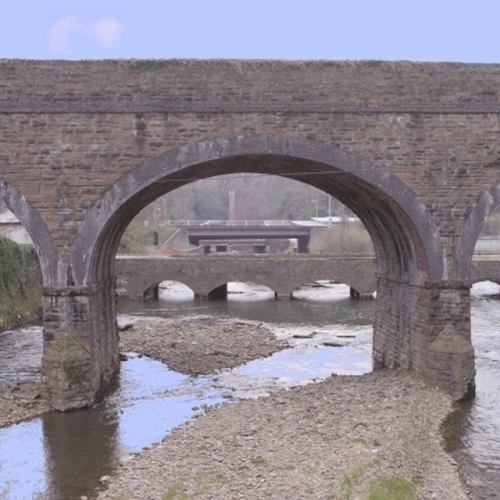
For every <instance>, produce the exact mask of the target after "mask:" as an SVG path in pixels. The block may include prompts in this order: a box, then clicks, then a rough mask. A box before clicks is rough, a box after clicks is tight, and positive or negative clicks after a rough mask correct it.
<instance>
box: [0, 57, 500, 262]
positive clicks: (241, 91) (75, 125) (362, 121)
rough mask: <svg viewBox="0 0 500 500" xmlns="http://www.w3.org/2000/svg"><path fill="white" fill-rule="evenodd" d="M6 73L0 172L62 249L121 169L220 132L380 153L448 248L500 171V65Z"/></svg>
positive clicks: (5, 65)
mask: <svg viewBox="0 0 500 500" xmlns="http://www.w3.org/2000/svg"><path fill="white" fill-rule="evenodd" d="M0 75H1V78H0V95H2V101H1V102H0V113H1V115H0V116H1V119H0V130H1V131H2V136H3V137H4V140H3V144H2V154H1V158H0V161H1V164H0V175H1V176H2V178H3V179H5V180H7V181H9V182H10V183H12V184H13V185H15V186H16V187H17V188H18V189H19V190H20V191H21V192H22V193H24V194H25V195H26V196H27V197H28V199H29V200H30V202H31V203H33V205H34V206H35V208H36V209H37V210H38V211H39V212H40V213H41V214H42V216H43V218H44V220H45V221H46V222H47V224H48V226H49V229H50V232H51V234H52V235H53V236H54V237H55V238H56V241H57V246H58V248H59V249H60V250H61V249H62V248H63V247H64V245H66V244H68V243H69V242H70V241H71V238H72V237H73V236H74V234H75V233H76V231H77V230H78V224H79V221H81V220H82V217H83V215H84V213H85V210H86V209H87V208H88V207H89V206H91V205H92V204H93V203H95V201H96V200H97V199H98V197H99V196H100V195H101V194H102V193H103V192H104V191H105V190H106V189H107V188H108V187H109V186H110V184H111V183H112V182H113V181H115V180H117V179H118V178H119V177H120V176H121V175H123V174H125V173H126V172H128V171H130V170H131V169H132V168H133V167H136V166H138V165H140V164H141V163H142V162H144V161H145V160H146V159H148V158H152V157H155V156H157V155H158V154H159V153H161V152H163V151H166V150H169V149H172V148H177V147H180V146H182V145H184V144H187V143H190V142H192V141H199V140H203V139H208V138H214V137H224V136H228V135H234V134H261V133H271V134H279V135H295V136H299V137H303V138H309V139H314V140H319V141H324V142H326V143H329V144H335V145H336V146H338V147H341V148H346V149H348V150H350V151H355V152H356V153H358V154H360V155H362V156H365V157H367V158H370V160H372V161H373V162H374V163H376V164H378V165H380V166H381V167H383V168H386V169H388V170H389V171H391V172H393V173H395V174H396V175H397V176H398V178H400V179H401V180H403V181H404V182H405V183H407V184H408V185H409V186H410V187H411V189H412V190H414V192H415V193H416V194H417V196H418V197H419V198H420V199H421V200H423V201H424V203H425V205H426V207H427V208H428V209H429V210H430V211H432V213H433V216H434V217H435V220H436V222H437V224H438V226H439V228H440V231H441V237H442V238H443V239H444V240H445V245H446V251H447V253H448V254H449V255H450V257H451V255H452V253H453V251H454V248H453V245H454V244H455V243H456V239H457V233H458V232H459V231H460V229H461V227H462V226H463V222H464V218H465V217H467V215H468V214H469V212H470V209H471V206H472V205H473V204H474V203H475V202H476V201H477V200H478V198H479V196H480V195H481V194H482V193H484V192H485V191H487V190H488V189H489V188H490V187H491V186H492V185H493V184H494V183H495V182H496V181H497V178H498V166H499V158H500V141H499V137H500V126H499V120H498V111H499V104H498V98H497V95H496V92H497V89H498V88H499V83H500V71H499V69H498V66H497V65H465V64H451V63H450V64H447V63H446V64H444V63H389V62H377V61H374V62H359V63H351V62H303V63H300V62H297V63H294V62H272V61H268V62H263V61H261V62H258V61H247V62H243V61H232V62H231V61H82V62H48V61H11V60H4V61H0ZM26 82H30V84H29V85H26ZM465 116H467V118H466V119H464V117H465ZM40 181H42V182H40Z"/></svg>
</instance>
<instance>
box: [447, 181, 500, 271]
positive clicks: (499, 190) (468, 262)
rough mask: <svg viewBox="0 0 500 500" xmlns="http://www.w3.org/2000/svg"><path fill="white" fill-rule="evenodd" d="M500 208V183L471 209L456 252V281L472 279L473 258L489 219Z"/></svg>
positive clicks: (494, 185)
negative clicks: (477, 243)
mask: <svg viewBox="0 0 500 500" xmlns="http://www.w3.org/2000/svg"><path fill="white" fill-rule="evenodd" d="M499 206H500V181H498V182H496V183H495V184H493V186H491V188H490V189H488V191H486V192H485V193H483V194H482V196H481V197H480V198H479V199H478V201H477V203H476V204H475V205H474V206H473V207H472V208H471V211H470V213H469V216H468V217H467V220H466V222H465V224H464V228H463V230H462V233H461V234H460V237H459V239H458V244H457V250H456V262H457V269H456V276H455V278H456V279H462V280H468V279H471V270H472V256H473V254H474V248H475V246H476V242H477V240H478V238H479V235H480V233H481V230H482V229H483V226H484V223H485V221H486V219H487V217H488V216H489V215H490V214H491V213H492V212H493V211H494V210H495V209H496V208H497V207H499Z"/></svg>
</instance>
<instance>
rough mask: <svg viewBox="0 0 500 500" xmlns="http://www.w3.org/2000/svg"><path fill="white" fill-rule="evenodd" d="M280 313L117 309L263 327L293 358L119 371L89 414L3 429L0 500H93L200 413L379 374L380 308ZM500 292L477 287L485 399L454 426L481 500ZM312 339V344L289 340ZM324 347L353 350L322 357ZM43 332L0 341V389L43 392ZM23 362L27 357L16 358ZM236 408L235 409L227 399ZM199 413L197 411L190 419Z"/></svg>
mask: <svg viewBox="0 0 500 500" xmlns="http://www.w3.org/2000/svg"><path fill="white" fill-rule="evenodd" d="M325 285H327V286H325V287H321V288H312V289H307V290H304V291H301V292H298V293H296V294H295V296H296V298H297V299H298V300H292V301H275V300H274V296H273V294H272V292H269V291H268V290H266V289H263V288H251V287H248V286H247V285H243V284H239V283H238V284H231V287H230V289H229V291H230V294H229V299H228V300H227V301H214V302H197V301H194V299H193V297H192V293H191V292H190V291H189V289H187V290H186V289H183V287H182V286H179V285H177V284H167V285H166V286H167V288H166V289H164V290H163V293H162V296H161V300H160V301H158V302H150V303H146V304H142V303H138V302H132V303H130V302H126V301H123V302H122V303H121V308H122V314H121V315H120V317H119V320H120V322H121V323H127V322H130V321H137V320H138V319H140V318H144V317H146V316H150V315H159V316H167V317H186V316H187V317H197V316H206V315H210V316H223V317H234V318H241V319H250V320H257V321H263V322H265V323H266V324H267V325H268V326H269V327H270V328H272V329H273V330H274V331H275V333H276V335H277V336H278V337H279V338H284V339H288V340H289V341H290V343H291V345H292V347H293V348H291V349H288V350H285V351H282V352H279V353H277V354H275V355H274V356H271V357H269V358H266V359H263V360H255V361H252V362H251V363H249V364H248V365H245V366H243V367H239V368H236V369H234V370H231V371H227V372H223V373H221V374H218V375H215V376H213V377H206V378H198V379H192V378H190V377H187V376H184V375H180V374H178V373H175V372H171V371H169V370H168V369H167V368H166V367H165V366H164V365H162V364H161V363H159V362H156V361H152V360H148V359H147V358H138V359H131V360H128V361H125V362H123V363H122V365H121V373H120V377H119V379H118V381H117V387H116V390H115V391H114V392H111V393H110V395H109V396H108V397H107V398H106V399H105V400H104V401H103V403H102V404H100V405H98V406H97V407H95V408H92V409H90V410H82V411H78V412H73V413H69V414H61V413H55V412H53V413H48V414H47V415H45V416H44V417H43V418H41V419H35V420H34V421H32V422H25V423H22V424H19V425H15V426H12V427H10V428H7V429H0V498H6V499H16V500H17V499H23V500H24V499H29V498H40V499H51V500H63V499H64V500H70V499H78V498H80V496H81V495H87V496H89V497H91V496H92V493H93V492H94V490H95V489H96V488H97V487H99V485H100V484H101V483H100V481H99V479H100V478H101V477H102V476H105V475H107V474H110V473H111V472H112V471H113V469H114V468H115V467H116V466H117V465H118V464H119V463H120V461H122V460H126V459H127V457H129V456H130V454H132V453H136V452H140V451H141V450H142V448H144V447H149V446H151V444H153V443H154V442H157V441H160V440H161V439H162V438H163V437H164V436H165V435H166V434H167V433H168V432H170V431H171V430H172V429H173V428H175V427H177V426H179V425H183V423H185V422H187V421H188V420H189V419H190V418H193V416H194V415H196V414H198V413H200V412H201V411H202V410H200V409H199V408H201V405H202V404H207V405H211V404H219V403H221V402H222V401H228V400H229V401H230V400H234V398H239V397H256V396H260V395H264V394H268V393H269V392H270V391H272V390H275V389H276V388H278V387H290V386H292V385H297V384H303V383H308V382H309V381H311V380H316V379H319V378H321V377H324V376H327V375H328V374H329V373H332V372H335V373H365V372H367V371H370V370H371V318H372V316H373V305H374V304H373V302H370V301H368V302H364V301H362V302H357V301H351V300H350V299H349V298H348V292H349V289H348V287H345V286H337V285H335V286H333V285H328V284H325ZM497 292H498V286H497V285H493V284H481V285H479V286H476V287H474V290H473V295H474V297H475V298H474V299H473V306H472V329H473V334H472V336H473V343H474V347H475V349H476V359H477V362H476V369H477V377H476V382H477V397H476V399H475V400H473V401H471V402H468V403H465V404H462V405H460V406H459V408H458V410H457V411H456V412H455V414H454V415H453V417H452V418H451V419H450V423H449V425H450V427H451V428H452V429H453V432H452V434H451V436H450V438H449V439H448V443H447V445H448V448H449V449H450V451H451V452H452V453H453V455H454V457H455V458H456V459H457V461H458V462H459V464H460V468H461V472H462V474H463V475H464V477H465V479H466V481H467V484H468V486H469V488H470V489H471V491H472V494H471V497H472V498H474V499H481V500H483V499H492V498H500V494H499V493H498V492H499V491H500V421H499V417H498V415H499V410H500V402H499V400H498V398H497V397H496V396H497V394H500V342H499V341H498V335H499V333H498V325H499V324H500V302H499V301H498V300H493V299H492V298H489V294H492V293H497ZM297 334H299V335H302V336H303V335H304V334H309V335H310V334H313V335H312V338H311V339H298V338H293V335H297ZM325 342H327V343H328V342H333V343H342V344H345V347H340V348H332V347H324V343H325ZM41 345H42V338H41V328H40V327H31V328H26V329H20V330H17V331H16V332H14V333H10V334H9V333H8V334H0V381H17V380H35V379H37V378H38V369H39V366H40V359H41ZM20 352H21V353H22V356H19V353H20ZM228 397H229V398H228ZM193 408H194V409H193Z"/></svg>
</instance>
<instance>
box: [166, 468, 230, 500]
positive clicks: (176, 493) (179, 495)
mask: <svg viewBox="0 0 500 500" xmlns="http://www.w3.org/2000/svg"><path fill="white" fill-rule="evenodd" d="M225 482H226V477H225V476H224V474H223V473H222V472H221V471H219V470H217V469H209V470H201V471H198V472H196V474H194V476H193V477H191V478H189V479H181V480H179V481H177V482H175V483H174V484H172V485H171V486H170V487H169V488H168V490H167V492H166V493H165V494H164V495H163V496H162V500H186V499H187V498H202V497H204V496H205V495H206V494H207V493H208V492H209V491H210V489H211V488H212V486H214V485H217V484H222V483H225ZM188 489H189V490H190V491H191V493H190V496H189V497H188V493H187V491H188Z"/></svg>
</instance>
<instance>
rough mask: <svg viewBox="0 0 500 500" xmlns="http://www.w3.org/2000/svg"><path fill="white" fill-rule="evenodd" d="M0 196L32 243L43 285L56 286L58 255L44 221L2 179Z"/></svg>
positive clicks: (30, 205) (17, 191) (29, 204)
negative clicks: (38, 261) (38, 260)
mask: <svg viewBox="0 0 500 500" xmlns="http://www.w3.org/2000/svg"><path fill="white" fill-rule="evenodd" d="M0 196H1V198H2V199H3V201H4V202H5V204H6V205H7V206H8V207H9V210H10V211H11V212H12V213H13V214H14V215H15V216H16V217H17V218H18V219H19V221H20V222H21V224H22V225H23V227H24V228H25V229H26V231H27V232H28V234H29V235H30V238H31V239H32V241H33V244H34V246H35V248H36V252H37V254H38V258H39V259H40V267H41V271H42V280H43V285H44V286H55V285H57V266H58V253H57V248H56V245H55V242H54V240H53V238H52V236H51V235H50V233H49V230H48V228H47V224H46V223H45V220H44V219H43V218H42V216H41V215H40V214H39V213H38V211H37V210H36V209H35V208H34V207H33V205H32V204H31V203H30V202H29V201H28V200H27V199H26V197H25V196H24V195H23V194H21V192H20V191H19V190H18V189H17V188H15V187H14V186H13V185H12V184H10V183H9V182H7V181H5V180H2V179H0Z"/></svg>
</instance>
